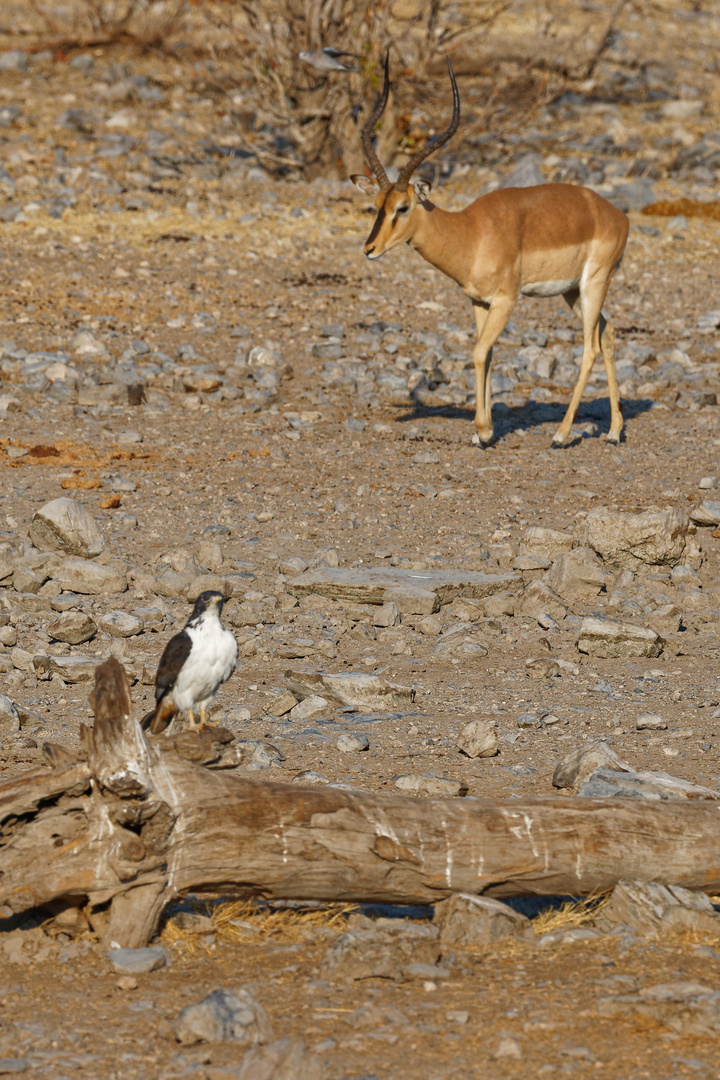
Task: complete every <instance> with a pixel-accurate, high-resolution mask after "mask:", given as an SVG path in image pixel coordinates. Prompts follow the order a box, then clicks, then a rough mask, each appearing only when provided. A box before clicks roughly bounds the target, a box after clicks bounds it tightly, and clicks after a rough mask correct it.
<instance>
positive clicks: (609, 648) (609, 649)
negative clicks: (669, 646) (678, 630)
mask: <svg viewBox="0 0 720 1080" xmlns="http://www.w3.org/2000/svg"><path fill="white" fill-rule="evenodd" d="M663 644H664V642H663V639H662V638H661V637H659V636H658V635H657V634H656V633H655V631H654V630H650V629H649V628H648V627H646V626H635V625H634V624H633V623H624V622H614V621H613V620H612V619H594V618H591V619H583V622H582V626H581V627H580V637H579V638H578V643H577V647H578V650H579V651H580V652H581V653H587V655H588V656H599V657H602V658H603V659H606V660H607V659H610V658H618V657H620V658H627V657H630V656H659V655H660V653H661V652H662V651H663Z"/></svg>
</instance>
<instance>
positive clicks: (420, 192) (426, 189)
mask: <svg viewBox="0 0 720 1080" xmlns="http://www.w3.org/2000/svg"><path fill="white" fill-rule="evenodd" d="M412 186H413V187H414V189H415V195H416V197H417V198H418V199H419V200H420V202H424V201H425V199H427V197H428V195H429V194H430V192H431V191H432V183H431V182H430V180H413V182H412Z"/></svg>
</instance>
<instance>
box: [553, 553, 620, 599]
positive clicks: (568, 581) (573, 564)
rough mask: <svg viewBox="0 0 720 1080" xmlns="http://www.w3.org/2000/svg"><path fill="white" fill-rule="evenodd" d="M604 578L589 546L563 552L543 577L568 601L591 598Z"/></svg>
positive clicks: (605, 575) (596, 592)
mask: <svg viewBox="0 0 720 1080" xmlns="http://www.w3.org/2000/svg"><path fill="white" fill-rule="evenodd" d="M606 580H607V574H606V573H605V570H604V569H603V565H602V563H601V562H600V560H599V559H598V557H597V555H596V554H595V552H594V551H593V550H592V548H589V547H579V548H574V549H573V550H572V551H565V552H563V554H562V555H559V556H558V558H557V559H556V560H555V562H554V563H553V564H552V566H551V567H550V569H549V570H548V572H547V574H545V577H544V578H543V581H544V582H545V584H546V585H548V586H549V587H550V588H551V589H553V590H554V591H555V592H556V593H557V594H558V596H561V597H562V598H563V600H568V601H572V600H591V599H592V598H593V597H594V596H597V594H598V593H599V592H600V590H601V589H602V587H603V586H604V585H605V582H606ZM548 614H549V612H548Z"/></svg>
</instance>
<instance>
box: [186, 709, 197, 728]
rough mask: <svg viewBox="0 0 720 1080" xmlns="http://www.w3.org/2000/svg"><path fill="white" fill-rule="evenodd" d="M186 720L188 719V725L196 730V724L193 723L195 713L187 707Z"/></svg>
mask: <svg viewBox="0 0 720 1080" xmlns="http://www.w3.org/2000/svg"><path fill="white" fill-rule="evenodd" d="M188 720H189V721H190V727H191V728H192V730H193V731H197V724H196V723H195V713H194V712H193V711H192V709H188Z"/></svg>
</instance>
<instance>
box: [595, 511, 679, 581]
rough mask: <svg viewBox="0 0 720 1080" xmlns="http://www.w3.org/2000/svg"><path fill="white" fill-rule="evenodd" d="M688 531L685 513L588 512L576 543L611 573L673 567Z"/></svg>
mask: <svg viewBox="0 0 720 1080" xmlns="http://www.w3.org/2000/svg"><path fill="white" fill-rule="evenodd" d="M688 527H689V519H688V515H687V514H686V513H685V511H684V510H677V509H674V508H673V509H669V510H645V511H643V512H642V513H640V514H630V513H627V512H626V511H624V510H607V509H603V508H598V509H596V510H591V511H590V513H589V514H588V515H587V517H586V518H585V519H584V521H581V522H580V523H579V524H578V525H577V527H576V529H575V542H576V543H577V544H583V545H585V546H587V547H591V548H592V549H593V551H596V552H597V553H598V555H600V557H601V558H602V560H603V562H604V563H605V565H606V566H608V567H609V568H610V569H612V570H636V569H637V568H638V567H639V566H676V565H677V563H679V562H680V561H681V559H682V557H683V553H684V551H685V542H686V537H687V532H688Z"/></svg>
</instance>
